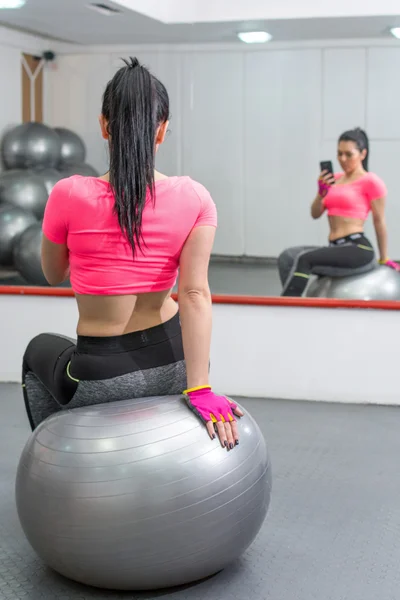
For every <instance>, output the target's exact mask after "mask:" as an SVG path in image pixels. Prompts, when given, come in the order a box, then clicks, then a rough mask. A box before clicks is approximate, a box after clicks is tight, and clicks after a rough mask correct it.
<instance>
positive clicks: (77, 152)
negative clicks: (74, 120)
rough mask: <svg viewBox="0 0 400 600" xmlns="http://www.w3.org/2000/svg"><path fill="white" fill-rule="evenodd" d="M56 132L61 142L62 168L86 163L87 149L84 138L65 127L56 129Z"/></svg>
mask: <svg viewBox="0 0 400 600" xmlns="http://www.w3.org/2000/svg"><path fill="white" fill-rule="evenodd" d="M54 131H55V132H56V133H57V135H58V136H59V138H60V140H61V159H60V167H63V166H64V165H65V166H66V165H77V164H78V165H79V164H80V163H84V162H85V158H86V148H85V144H84V143H83V140H82V138H80V137H79V135H77V134H76V133H75V132H74V131H71V130H70V129H66V128H65V127H55V128H54Z"/></svg>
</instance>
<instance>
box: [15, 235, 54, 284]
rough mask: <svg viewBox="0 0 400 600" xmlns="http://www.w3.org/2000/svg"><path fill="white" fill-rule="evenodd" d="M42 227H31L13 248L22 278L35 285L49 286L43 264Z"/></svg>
mask: <svg viewBox="0 0 400 600" xmlns="http://www.w3.org/2000/svg"><path fill="white" fill-rule="evenodd" d="M41 245H42V225H41V223H34V224H33V225H30V226H29V227H28V228H27V229H25V231H24V232H23V233H21V235H20V236H18V238H17V239H16V241H15V244H14V247H13V262H14V267H15V268H16V269H17V271H18V272H19V273H20V275H22V277H23V278H24V279H25V280H26V281H27V282H28V283H32V284H33V285H46V286H47V285H48V283H47V281H46V278H45V276H44V275H43V271H42V262H41Z"/></svg>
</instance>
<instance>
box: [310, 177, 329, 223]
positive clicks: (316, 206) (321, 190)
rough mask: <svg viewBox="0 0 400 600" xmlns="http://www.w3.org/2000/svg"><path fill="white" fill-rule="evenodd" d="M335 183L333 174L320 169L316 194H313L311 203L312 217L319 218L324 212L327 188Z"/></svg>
mask: <svg viewBox="0 0 400 600" xmlns="http://www.w3.org/2000/svg"><path fill="white" fill-rule="evenodd" d="M334 183H335V176H334V175H333V174H332V173H330V172H328V171H322V173H321V175H320V176H319V179H318V194H317V195H316V196H315V198H314V201H313V203H312V205H311V216H312V218H313V219H319V218H320V217H321V216H322V215H323V214H324V212H325V206H324V199H325V196H326V195H327V193H328V192H329V188H330V187H331V186H332V185H333V184H334Z"/></svg>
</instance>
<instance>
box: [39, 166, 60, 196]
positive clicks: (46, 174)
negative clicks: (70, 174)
mask: <svg viewBox="0 0 400 600" xmlns="http://www.w3.org/2000/svg"><path fill="white" fill-rule="evenodd" d="M34 172H35V174H36V175H37V176H38V177H40V179H41V180H42V183H43V184H44V186H45V188H46V191H47V193H48V194H50V193H51V191H52V189H53V187H54V186H55V185H56V183H57V181H60V179H62V178H63V177H62V175H61V173H60V172H59V171H57V169H53V167H44V168H43V169H40V168H39V169H35V171H34Z"/></svg>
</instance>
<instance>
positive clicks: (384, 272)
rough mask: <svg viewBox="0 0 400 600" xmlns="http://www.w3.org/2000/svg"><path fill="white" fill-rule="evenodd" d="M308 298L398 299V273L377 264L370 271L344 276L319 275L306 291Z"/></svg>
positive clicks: (399, 295)
mask: <svg viewBox="0 0 400 600" xmlns="http://www.w3.org/2000/svg"><path fill="white" fill-rule="evenodd" d="M306 296H307V297H308V298H338V299H353V300H396V301H397V300H400V273H398V272H397V271H395V270H394V269H391V268H390V267H386V266H385V265H377V266H376V267H375V268H374V269H373V270H372V271H369V272H368V273H363V274H361V275H350V276H346V277H319V278H318V279H316V280H315V281H313V282H312V283H311V285H310V287H309V288H308V290H307V292H306Z"/></svg>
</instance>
